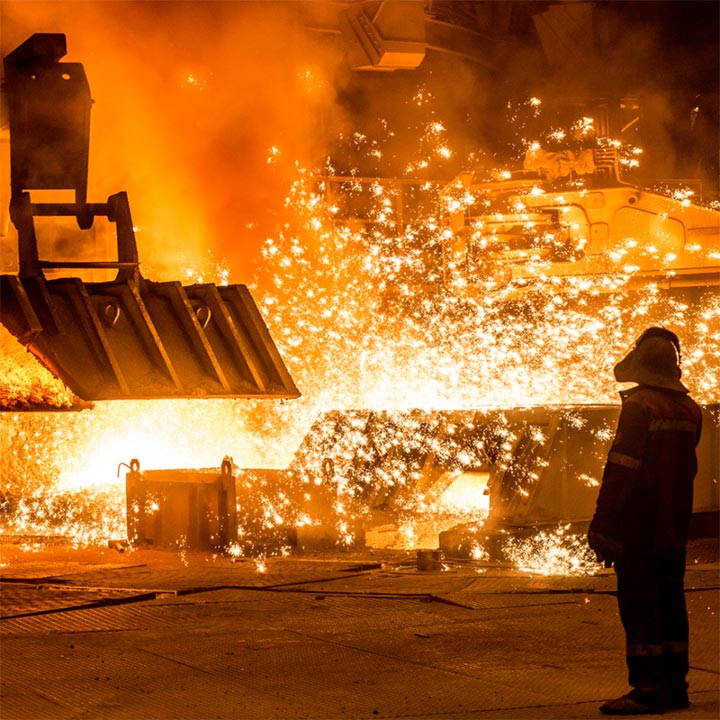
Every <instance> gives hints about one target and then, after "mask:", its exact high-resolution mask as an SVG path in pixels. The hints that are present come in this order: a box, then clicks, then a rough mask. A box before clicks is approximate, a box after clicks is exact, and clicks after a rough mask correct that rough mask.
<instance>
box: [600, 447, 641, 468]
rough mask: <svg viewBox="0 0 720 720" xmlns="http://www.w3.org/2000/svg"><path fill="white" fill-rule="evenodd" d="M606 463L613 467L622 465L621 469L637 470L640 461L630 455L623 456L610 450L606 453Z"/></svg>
mask: <svg viewBox="0 0 720 720" xmlns="http://www.w3.org/2000/svg"><path fill="white" fill-rule="evenodd" d="M608 462H611V463H613V464H615V465H622V467H626V468H630V469H631V470H639V469H640V465H642V461H641V460H638V459H637V458H634V457H633V456H632V455H625V454H624V453H619V452H615V451H614V450H611V451H610V453H608Z"/></svg>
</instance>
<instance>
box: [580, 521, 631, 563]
mask: <svg viewBox="0 0 720 720" xmlns="http://www.w3.org/2000/svg"><path fill="white" fill-rule="evenodd" d="M588 545H589V546H590V549H591V550H592V551H593V552H594V553H595V557H596V558H597V561H598V562H600V563H605V567H611V566H612V564H613V563H614V562H617V561H618V560H619V559H620V558H621V557H622V553H623V549H622V545H621V544H620V543H619V542H618V541H617V540H613V539H612V538H610V537H607V536H606V535H602V534H601V533H599V532H595V531H594V530H590V531H589V532H588Z"/></svg>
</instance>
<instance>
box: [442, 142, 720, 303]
mask: <svg viewBox="0 0 720 720" xmlns="http://www.w3.org/2000/svg"><path fill="white" fill-rule="evenodd" d="M539 153H540V151H534V152H531V153H528V156H529V158H526V161H525V166H526V168H528V167H530V168H534V169H525V170H523V171H519V172H514V173H508V177H507V179H504V180H499V181H496V182H482V181H478V180H476V178H475V177H474V175H473V174H472V173H467V174H464V175H461V176H460V177H458V178H457V179H456V180H455V182H453V183H452V184H451V185H450V186H449V187H448V188H447V189H446V191H445V198H446V206H447V207H448V225H449V228H450V230H451V233H449V234H448V237H447V238H446V240H445V242H444V247H443V267H444V283H445V285H446V287H448V288H454V289H456V290H462V291H463V292H469V293H471V292H473V291H485V292H487V291H488V290H493V289H499V288H504V287H508V286H510V287H515V288H518V289H522V288H530V287H533V286H535V287H537V286H538V285H539V284H542V283H548V282H550V283H553V285H554V286H555V287H558V283H557V281H558V280H560V279H561V278H566V279H574V284H572V285H570V287H575V288H578V289H592V290H593V291H596V292H597V291H600V292H602V291H603V290H605V291H610V290H613V289H616V287H617V286H614V285H613V283H612V282H608V278H609V276H612V275H616V276H626V281H627V282H626V283H625V284H624V287H625V288H627V289H633V288H637V287H641V286H643V285H647V284H648V283H649V282H654V283H657V285H658V286H659V287H661V288H667V289H671V288H686V287H707V288H710V287H718V286H720V212H718V210H717V209H713V208H711V207H703V206H701V205H698V204H694V203H692V202H690V194H689V193H687V192H685V193H683V192H681V191H677V192H676V193H675V195H674V196H673V195H666V194H661V193H659V192H655V191H653V190H648V189H645V188H640V187H634V186H632V185H629V184H626V183H623V182H621V181H620V180H619V172H618V170H617V158H616V150H615V149H614V148H610V150H609V151H608V150H603V149H594V150H585V151H583V152H581V153H572V152H569V151H566V152H557V153H550V152H547V153H543V154H542V156H540V157H538V155H539ZM583 155H585V156H586V157H585V158H584V159H582V156H583ZM579 171H582V172H579ZM563 180H564V183H563V187H561V188H559V187H558V185H559V184H560V183H561V182H562V181H563ZM579 180H580V181H582V185H583V186H582V187H578V186H579V184H580V183H579V182H578V181H579Z"/></svg>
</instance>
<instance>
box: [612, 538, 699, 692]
mask: <svg viewBox="0 0 720 720" xmlns="http://www.w3.org/2000/svg"><path fill="white" fill-rule="evenodd" d="M615 572H616V574H617V597H618V608H619V610H620V619H621V620H622V624H623V627H624V628H625V641H626V651H627V667H628V681H629V684H630V685H631V686H632V687H633V688H635V690H634V691H633V693H634V695H635V696H636V698H637V699H639V700H642V701H645V702H652V703H656V704H664V703H665V702H668V701H670V702H677V701H678V700H681V699H682V698H683V696H684V697H685V698H687V682H686V676H687V672H688V616H687V609H686V606H685V590H684V585H683V583H684V577H685V553H684V552H672V553H663V554H657V555H653V556H633V555H631V554H626V556H625V557H624V558H623V559H622V560H621V561H619V562H616V563H615Z"/></svg>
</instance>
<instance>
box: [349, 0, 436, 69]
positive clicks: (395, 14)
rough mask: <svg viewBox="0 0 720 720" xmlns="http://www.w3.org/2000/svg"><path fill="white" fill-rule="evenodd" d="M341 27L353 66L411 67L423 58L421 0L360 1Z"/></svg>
mask: <svg viewBox="0 0 720 720" xmlns="http://www.w3.org/2000/svg"><path fill="white" fill-rule="evenodd" d="M340 28H341V31H342V34H343V37H344V38H345V40H346V41H347V42H348V44H349V47H350V50H349V52H348V55H349V60H350V65H351V67H352V68H353V69H354V70H386V71H390V70H414V69H415V68H417V67H418V66H419V65H420V63H421V62H422V61H423V59H424V58H425V48H426V43H425V12H424V2H421V1H420V0H398V1H397V2H359V3H353V4H351V5H350V6H349V7H347V8H346V9H345V10H344V11H343V12H342V14H341V17H340Z"/></svg>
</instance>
